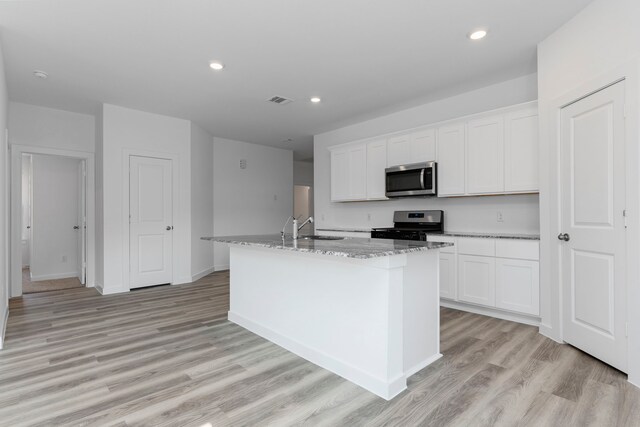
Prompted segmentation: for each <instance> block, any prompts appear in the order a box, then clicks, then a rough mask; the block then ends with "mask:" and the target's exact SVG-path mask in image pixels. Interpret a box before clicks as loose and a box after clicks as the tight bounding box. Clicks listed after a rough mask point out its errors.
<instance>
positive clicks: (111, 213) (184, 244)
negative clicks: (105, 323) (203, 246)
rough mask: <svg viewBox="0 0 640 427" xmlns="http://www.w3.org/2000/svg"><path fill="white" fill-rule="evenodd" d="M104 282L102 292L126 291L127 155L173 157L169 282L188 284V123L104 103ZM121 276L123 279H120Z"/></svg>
mask: <svg viewBox="0 0 640 427" xmlns="http://www.w3.org/2000/svg"><path fill="white" fill-rule="evenodd" d="M102 128H103V131H102V156H101V157H102V171H103V178H102V179H103V181H102V193H103V194H102V197H103V201H102V203H103V207H102V215H103V225H104V227H103V232H104V234H103V246H102V248H101V249H100V250H99V251H97V252H98V253H99V252H100V251H102V254H103V259H102V262H103V263H104V266H103V271H102V273H103V277H102V278H100V277H99V278H98V279H97V282H98V283H97V285H96V286H98V287H100V286H102V291H103V292H104V293H115V292H123V291H126V290H128V283H125V282H127V280H126V278H127V277H128V271H126V272H125V270H124V269H125V268H127V267H128V265H129V259H128V257H126V254H125V245H126V248H127V249H128V241H129V237H128V234H127V232H126V228H127V227H128V223H127V222H126V214H124V213H123V211H124V209H125V208H124V203H125V202H126V200H127V199H125V197H127V196H126V194H127V193H128V187H127V181H128V179H126V178H125V175H124V174H126V171H128V156H127V154H131V153H134V154H137V155H149V156H154V155H157V156H162V155H168V156H174V157H176V159H177V161H176V162H174V164H173V165H172V167H173V176H174V180H175V182H174V188H175V186H176V185H177V189H178V191H177V194H176V193H174V195H173V197H174V201H175V202H177V204H176V206H177V207H178V208H177V210H176V211H174V224H173V226H174V235H173V239H174V240H173V244H174V270H173V276H174V281H173V282H174V283H184V282H190V281H191V170H190V163H191V155H190V142H191V141H190V139H191V126H190V122H189V121H187V120H182V119H176V118H173V117H167V116H161V115H158V114H151V113H147V112H143V111H137V110H132V109H128V108H123V107H118V106H115V105H109V104H104V105H103V116H102ZM125 273H126V274H125Z"/></svg>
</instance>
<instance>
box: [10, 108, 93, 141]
mask: <svg viewBox="0 0 640 427" xmlns="http://www.w3.org/2000/svg"><path fill="white" fill-rule="evenodd" d="M9 129H11V143H12V144H20V145H30V146H37V147H47V148H57V149H64V150H74V151H89V152H93V151H95V117H94V116H91V115H87V114H78V113H71V112H69V111H62V110H56V109H53V108H46V107H39V106H36V105H29V104H21V103H18V102H10V103H9Z"/></svg>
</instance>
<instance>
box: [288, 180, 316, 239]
mask: <svg viewBox="0 0 640 427" xmlns="http://www.w3.org/2000/svg"><path fill="white" fill-rule="evenodd" d="M293 216H294V217H296V218H300V219H301V220H303V221H304V220H305V219H307V218H309V217H310V216H313V187H310V186H308V185H294V186H293ZM313 230H314V227H313V224H312V223H310V222H309V223H307V224H306V225H305V226H304V227H302V229H301V230H300V232H301V233H302V234H313V232H314V231H313Z"/></svg>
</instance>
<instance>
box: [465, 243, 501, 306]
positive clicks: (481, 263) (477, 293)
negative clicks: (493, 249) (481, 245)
mask: <svg viewBox="0 0 640 427" xmlns="http://www.w3.org/2000/svg"><path fill="white" fill-rule="evenodd" d="M495 282H496V260H495V258H491V257H486V256H476V255H458V300H460V301H464V302H470V303H473V304H481V305H487V306H495V303H496V288H495Z"/></svg>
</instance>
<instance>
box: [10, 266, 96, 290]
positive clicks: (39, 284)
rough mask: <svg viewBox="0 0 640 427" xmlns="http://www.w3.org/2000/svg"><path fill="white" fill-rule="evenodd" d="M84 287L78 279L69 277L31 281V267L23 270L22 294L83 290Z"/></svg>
mask: <svg viewBox="0 0 640 427" xmlns="http://www.w3.org/2000/svg"><path fill="white" fill-rule="evenodd" d="M82 287H84V285H83V284H82V283H80V280H79V279H78V278H77V277H67V278H64V279H51V280H38V281H35V282H32V281H31V271H30V269H29V267H26V268H23V269H22V293H23V294H34V293H37V292H50V291H59V290H62V289H72V288H82Z"/></svg>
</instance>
